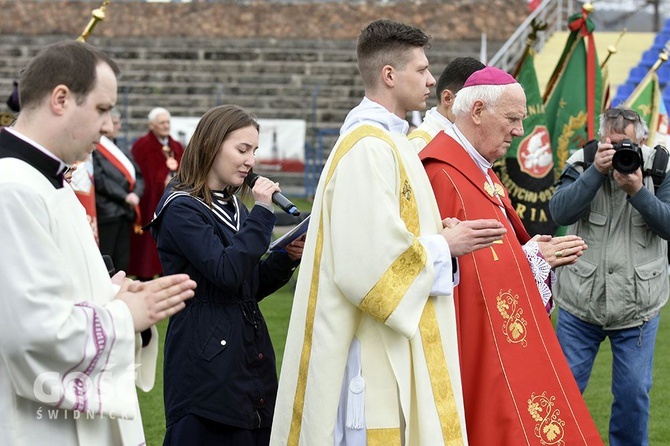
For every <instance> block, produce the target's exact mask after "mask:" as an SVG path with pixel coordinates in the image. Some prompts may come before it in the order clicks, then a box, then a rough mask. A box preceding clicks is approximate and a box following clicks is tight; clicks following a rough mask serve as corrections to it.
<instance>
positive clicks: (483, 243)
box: [441, 217, 507, 257]
mask: <svg viewBox="0 0 670 446" xmlns="http://www.w3.org/2000/svg"><path fill="white" fill-rule="evenodd" d="M442 227H443V229H442V232H441V234H442V236H443V237H444V238H445V239H446V240H447V243H448V244H449V250H450V251H451V255H452V256H453V257H459V256H462V255H464V254H468V253H471V252H473V251H476V250H478V249H482V248H487V247H489V246H491V245H493V243H495V242H496V241H498V240H502V236H503V235H505V234H506V233H507V229H505V227H504V226H503V224H502V223H501V222H499V221H498V220H494V219H480V220H466V221H460V220H459V219H457V218H452V217H448V218H445V219H444V220H442Z"/></svg>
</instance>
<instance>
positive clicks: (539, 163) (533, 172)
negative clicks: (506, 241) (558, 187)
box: [494, 50, 556, 236]
mask: <svg viewBox="0 0 670 446" xmlns="http://www.w3.org/2000/svg"><path fill="white" fill-rule="evenodd" d="M516 79H517V81H518V82H519V83H520V84H521V85H522V86H523V88H524V90H525V92H526V108H527V110H528V115H527V117H526V119H525V120H524V121H523V129H524V135H523V137H522V138H515V139H514V140H513V141H512V145H511V146H510V147H509V149H507V154H506V155H505V157H504V158H502V159H500V160H498V161H497V162H496V164H495V166H494V169H495V170H496V173H497V174H498V177H499V178H500V181H502V183H503V185H505V187H506V188H507V190H508V191H509V196H510V199H511V200H512V204H513V205H514V209H515V210H516V212H517V214H518V215H519V217H520V218H521V221H523V223H524V226H525V227H526V230H527V231H528V233H529V234H530V235H531V236H533V235H535V234H549V235H551V234H553V233H554V231H555V230H556V224H555V223H554V221H553V220H552V218H551V216H550V215H549V199H550V198H551V195H552V194H553V193H554V187H553V183H554V160H553V156H552V151H551V141H550V138H549V131H548V130H547V119H546V115H545V112H544V104H543V103H542V96H541V94H540V87H539V84H538V82H537V74H536V72H535V58H534V54H533V51H532V50H529V52H528V53H527V54H526V57H524V60H523V62H522V64H521V67H520V69H519V72H518V74H517V76H516Z"/></svg>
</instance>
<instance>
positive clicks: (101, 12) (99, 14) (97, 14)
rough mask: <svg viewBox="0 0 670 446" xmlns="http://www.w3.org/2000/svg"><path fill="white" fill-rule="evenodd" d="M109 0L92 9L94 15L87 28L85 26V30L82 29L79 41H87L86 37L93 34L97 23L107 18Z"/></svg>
mask: <svg viewBox="0 0 670 446" xmlns="http://www.w3.org/2000/svg"><path fill="white" fill-rule="evenodd" d="M109 2H110V0H104V1H103V2H102V5H101V6H100V7H99V8H97V9H94V10H93V11H91V16H92V17H91V20H89V22H88V24H87V25H86V28H84V31H82V33H81V35H80V36H79V37H77V41H79V42H86V39H88V36H90V35H91V31H93V28H95V25H97V24H98V22H101V21H103V20H105V9H106V8H107V5H108V4H109Z"/></svg>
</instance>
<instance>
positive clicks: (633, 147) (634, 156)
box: [612, 139, 644, 174]
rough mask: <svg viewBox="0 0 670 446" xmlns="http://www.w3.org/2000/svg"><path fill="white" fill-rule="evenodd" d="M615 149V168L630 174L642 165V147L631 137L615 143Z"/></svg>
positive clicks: (613, 165) (613, 162)
mask: <svg viewBox="0 0 670 446" xmlns="http://www.w3.org/2000/svg"><path fill="white" fill-rule="evenodd" d="M614 150H616V153H615V154H614V156H613V157H612V167H614V169H615V170H618V171H619V172H621V173H626V174H629V173H633V172H635V171H636V170H637V169H638V168H641V167H642V149H640V146H638V145H637V144H635V143H634V142H633V141H631V140H630V139H624V140H622V141H621V142H619V143H617V144H614ZM643 170H644V168H643Z"/></svg>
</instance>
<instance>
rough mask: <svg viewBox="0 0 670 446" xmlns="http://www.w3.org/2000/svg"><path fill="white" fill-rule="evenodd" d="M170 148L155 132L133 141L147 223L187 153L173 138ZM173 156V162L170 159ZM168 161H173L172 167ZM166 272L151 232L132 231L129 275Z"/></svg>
mask: <svg viewBox="0 0 670 446" xmlns="http://www.w3.org/2000/svg"><path fill="white" fill-rule="evenodd" d="M168 149H169V151H164V150H163V144H161V143H160V142H159V141H158V139H157V138H156V136H154V134H153V133H152V132H149V133H147V134H146V135H144V136H143V137H141V138H139V139H138V140H137V141H135V144H133V148H132V153H133V158H135V162H136V163H137V166H138V167H139V168H140V172H142V176H143V177H144V194H143V195H142V198H141V199H140V214H141V216H142V225H143V226H144V225H146V224H148V223H149V222H150V221H151V219H152V218H153V216H154V212H155V211H156V205H157V204H158V201H159V200H160V199H161V197H162V196H163V192H164V191H165V179H166V178H167V177H168V175H170V174H171V170H172V171H177V169H178V167H179V162H181V157H182V155H183V154H184V148H183V147H182V145H181V144H180V143H179V142H178V141H175V140H174V139H172V138H169V140H168ZM170 158H172V161H169V160H170ZM168 164H171V166H170V167H172V169H171V168H170V167H169V166H168ZM162 273H163V267H162V266H161V262H160V260H159V258H158V251H157V249H156V242H155V241H154V239H153V237H151V234H150V233H149V231H145V232H144V233H142V234H134V233H133V234H132V235H131V238H130V264H129V266H128V274H129V275H133V276H139V277H153V276H155V275H157V274H162Z"/></svg>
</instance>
